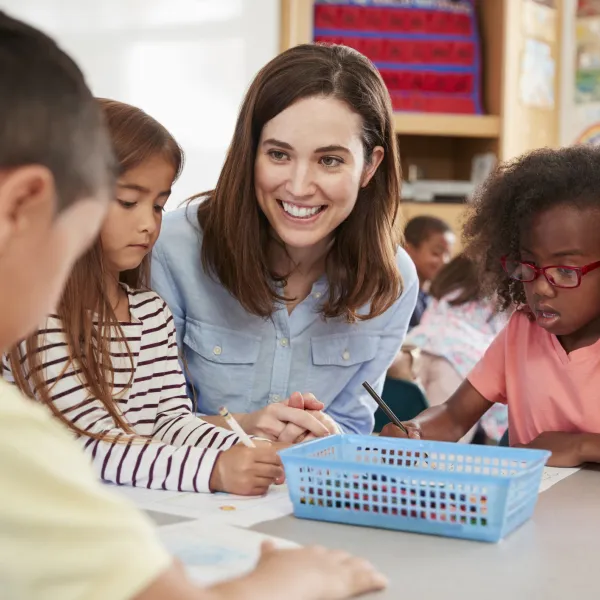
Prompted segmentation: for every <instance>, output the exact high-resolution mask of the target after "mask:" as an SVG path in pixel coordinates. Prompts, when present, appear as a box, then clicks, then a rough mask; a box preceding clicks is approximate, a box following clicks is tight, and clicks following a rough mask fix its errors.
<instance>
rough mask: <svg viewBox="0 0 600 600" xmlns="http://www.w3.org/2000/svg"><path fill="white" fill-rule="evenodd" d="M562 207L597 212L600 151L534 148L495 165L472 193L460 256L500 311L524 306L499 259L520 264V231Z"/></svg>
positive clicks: (521, 295) (599, 204) (520, 289)
mask: <svg viewBox="0 0 600 600" xmlns="http://www.w3.org/2000/svg"><path fill="white" fill-rule="evenodd" d="M565 204H567V205H570V206H577V207H581V208H590V207H592V208H597V209H600V148H598V147H594V146H571V147H567V148H560V149H550V148H544V149H541V150H536V151H534V152H531V153H529V154H525V155H524V156H521V157H519V158H517V159H515V160H514V161H511V162H508V163H505V164H503V165H500V166H499V167H498V168H497V169H496V171H495V172H494V173H492V174H491V175H490V176H489V177H488V179H487V180H486V181H485V182H484V184H483V185H482V186H481V188H480V189H479V190H478V191H477V192H476V193H475V196H474V197H473V200H472V206H471V208H470V210H469V214H468V218H467V221H466V223H465V227H464V230H463V238H464V243H465V253H466V254H467V256H469V257H470V258H472V259H473V260H474V261H476V263H477V265H478V268H479V271H480V276H481V278H482V281H483V282H484V283H485V286H486V292H487V293H488V294H489V295H490V296H493V295H495V296H496V297H497V298H498V304H499V306H498V308H499V309H500V310H507V309H511V308H518V307H521V306H523V305H524V304H525V291H524V289H523V284H522V283H519V282H516V281H513V280H511V279H509V278H508V277H507V275H506V273H505V272H504V271H503V269H502V265H501V262H500V260H501V258H502V257H503V256H507V257H508V258H512V259H518V260H519V259H520V244H519V240H520V236H521V232H522V231H523V230H525V229H526V228H527V227H529V226H530V223H531V221H532V219H533V217H535V216H536V215H538V214H540V213H541V212H544V211H546V210H548V209H549V208H552V207H554V206H558V205H565ZM598 234H599V235H600V232H598Z"/></svg>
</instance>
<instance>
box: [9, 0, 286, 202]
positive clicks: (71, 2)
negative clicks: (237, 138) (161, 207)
mask: <svg viewBox="0 0 600 600" xmlns="http://www.w3.org/2000/svg"><path fill="white" fill-rule="evenodd" d="M0 7H1V8H2V9H3V10H5V11H7V12H8V13H10V14H11V15H13V16H15V17H18V18H21V19H23V20H25V21H27V22H29V23H31V24H33V25H36V26H38V27H40V28H41V29H43V30H44V31H46V32H47V33H49V34H50V35H52V36H53V37H54V38H55V39H56V40H57V41H58V42H59V43H60V44H61V46H62V47H63V48H64V49H65V50H66V51H68V52H69V53H70V54H71V55H72V56H73V58H74V59H75V60H76V61H77V62H78V63H79V65H80V66H81V67H82V69H83V71H84V72H85V74H86V76H87V78H88V83H89V84H90V86H91V88H92V91H93V92H94V94H96V95H97V96H104V97H108V98H114V99H116V100H121V101H123V102H129V103H131V104H135V105H136V106H140V107H141V108H143V109H144V110H146V111H147V112H148V113H149V114H151V115H152V116H153V117H155V118H156V119H158V120H159V121H161V122H162V123H163V124H164V125H165V126H166V127H167V128H168V129H169V130H170V131H171V133H173V135H174V136H175V137H176V138H177V140H178V142H179V143H180V144H181V145H182V146H183V148H184V150H185V152H186V156H187V162H186V167H185V170H184V173H183V176H182V177H181V179H180V180H179V181H178V183H177V184H176V186H175V188H174V194H173V196H172V198H171V200H170V202H169V206H170V207H171V208H173V207H174V206H176V205H177V204H178V203H179V202H181V201H182V200H183V199H185V198H186V197H188V196H190V195H192V194H194V193H196V192H199V191H203V190H206V189H208V188H210V187H212V186H213V185H214V184H215V182H216V179H217V176H218V174H219V170H220V167H221V165H222V163H223V159H224V156H225V151H226V149H227V146H228V144H229V141H230V137H231V134H232V132H233V127H234V124H235V119H236V116H237V111H238V108H239V105H240V103H241V100H242V97H243V94H244V92H245V90H246V88H247V86H248V84H249V83H250V81H251V80H252V78H253V76H254V75H255V73H256V72H257V71H258V69H259V68H260V67H262V66H263V65H264V64H265V63H266V62H268V61H269V60H270V59H271V58H273V57H274V56H275V55H276V54H277V51H278V45H279V0H0Z"/></svg>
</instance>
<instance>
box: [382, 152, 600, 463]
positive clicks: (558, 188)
mask: <svg viewBox="0 0 600 600" xmlns="http://www.w3.org/2000/svg"><path fill="white" fill-rule="evenodd" d="M464 234H465V241H466V243H467V252H468V254H469V255H470V256H471V257H473V258H474V259H477V260H478V261H479V264H480V267H481V270H482V277H483V278H484V279H485V281H486V282H487V283H488V291H489V293H490V294H493V295H494V296H495V297H497V298H498V302H499V304H500V308H501V309H502V310H507V311H508V310H511V309H516V311H515V312H514V314H513V315H512V317H511V318H510V320H509V323H508V325H507V326H506V328H505V329H504V330H503V331H502V332H501V333H500V334H499V335H498V337H497V338H496V339H495V341H494V342H493V343H492V345H491V346H490V348H489V349H488V351H487V352H486V354H485V355H484V357H483V358H482V359H481V361H480V362H479V363H478V364H477V365H476V366H475V368H474V369H473V371H472V372H471V373H470V374H469V375H468V377H467V379H466V380H465V381H464V382H463V383H462V385H461V386H460V387H459V388H458V390H457V391H456V392H455V393H454V394H453V395H452V396H451V397H450V399H449V400H448V401H447V402H446V403H445V404H443V405H441V406H436V407H432V408H430V409H428V410H426V411H424V412H423V413H421V414H420V415H419V416H418V417H416V418H415V419H414V420H413V421H410V422H407V423H406V424H405V425H406V427H407V429H408V431H409V434H410V436H411V437H414V438H424V439H435V440H446V441H456V440H458V439H460V438H461V437H462V436H463V435H464V434H465V433H466V432H467V431H468V430H469V429H470V428H471V427H472V426H473V425H474V424H475V423H476V422H477V421H478V420H479V419H480V418H481V416H482V415H483V414H484V413H485V412H486V411H487V410H488V409H489V408H490V407H491V406H492V405H493V404H494V403H496V402H501V403H503V404H508V407H509V432H510V435H509V437H510V443H511V445H513V446H526V447H530V448H544V449H547V450H550V451H552V457H551V459H550V461H549V464H550V465H553V466H564V467H570V466H577V465H579V464H581V463H584V462H600V149H597V148H594V147H591V146H578V147H572V148H562V149H559V150H550V149H544V150H538V151H536V152H533V153H531V154H529V155H526V156H523V157H521V158H520V159H518V160H516V161H514V162H512V163H509V164H507V165H504V166H502V167H500V168H499V169H498V170H497V171H496V172H495V173H494V174H492V175H491V176H490V178H489V179H488V180H487V182H486V183H485V184H484V186H483V187H482V188H481V190H480V191H479V192H478V195H477V197H476V198H475V199H474V201H473V207H472V210H471V214H470V218H469V220H468V221H467V223H466V226H465V231H464ZM382 434H383V435H389V436H392V437H402V436H403V435H404V434H403V433H402V432H401V431H400V429H398V428H397V427H395V426H394V425H388V426H386V428H384V430H383V432H382Z"/></svg>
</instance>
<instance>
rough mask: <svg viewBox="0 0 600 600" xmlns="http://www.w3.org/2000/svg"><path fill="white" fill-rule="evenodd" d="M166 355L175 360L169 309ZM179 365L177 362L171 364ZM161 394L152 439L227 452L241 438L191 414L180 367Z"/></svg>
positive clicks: (175, 354)
mask: <svg viewBox="0 0 600 600" xmlns="http://www.w3.org/2000/svg"><path fill="white" fill-rule="evenodd" d="M165 312H166V316H167V356H168V357H170V358H172V359H177V358H178V351H177V340H176V333H175V325H174V323H173V318H172V317H171V314H170V312H169V309H168V308H165ZM172 362H173V363H175V364H178V363H177V361H176V360H173V361H172ZM160 387H161V388H162V389H163V390H169V393H166V392H163V393H162V395H161V398H160V400H159V405H158V414H157V418H156V423H155V426H154V432H153V434H152V435H153V437H154V438H155V439H160V440H162V441H163V442H165V443H167V444H171V445H173V446H201V447H206V448H214V449H216V450H227V449H228V448H231V446H233V445H234V444H237V443H239V441H240V438H239V437H238V436H237V435H236V434H235V433H233V432H232V431H231V430H229V429H225V428H223V427H216V426H215V425H212V424H211V423H207V422H206V421H203V420H202V419H200V418H198V417H197V416H196V415H194V414H193V412H192V403H191V401H190V399H189V397H188V395H187V394H186V391H185V387H186V384H185V378H184V376H183V373H182V372H181V370H180V369H179V368H177V369H176V371H173V372H171V373H169V374H167V375H165V377H164V378H163V381H162V383H161V386H160Z"/></svg>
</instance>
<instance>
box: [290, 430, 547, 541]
mask: <svg viewBox="0 0 600 600" xmlns="http://www.w3.org/2000/svg"><path fill="white" fill-rule="evenodd" d="M549 456H550V453H549V452H546V451H544V450H523V449H517V448H500V447H497V446H475V445H468V444H450V443H445V442H428V441H417V440H406V439H394V438H384V437H373V436H361V435H336V436H331V437H327V438H322V439H319V440H314V441H312V442H307V443H305V444H301V445H298V446H294V447H292V448H288V449H287V450H284V451H282V452H281V458H282V461H283V465H284V468H285V473H286V478H287V483H288V488H289V491H290V496H291V499H292V503H293V505H294V514H295V515H296V516H297V517H300V518H303V519H316V520H320V521H332V522H334V523H348V524H350V525H367V526H370V527H383V528H386V529H397V530H402V531H413V532H417V533H430V534H435V535H443V536H448V537H457V538H465V539H470V540H480V541H486V542H497V541H498V540H500V539H501V538H503V537H504V536H506V535H507V534H509V533H510V532H511V531H513V530H514V529H516V528H517V527H519V526H520V525H521V524H522V523H524V522H525V521H526V520H527V519H529V517H531V515H532V513H533V509H534V507H535V503H536V501H537V497H538V489H539V485H540V480H541V477H542V473H543V469H544V465H545V464H546V461H547V460H548V457H549Z"/></svg>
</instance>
